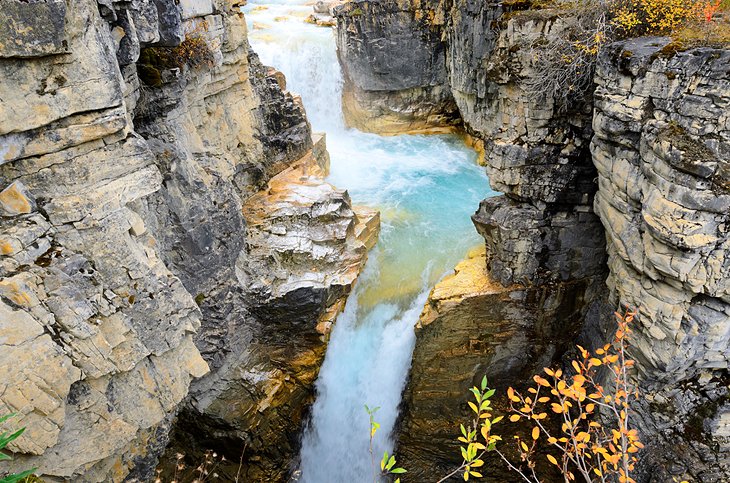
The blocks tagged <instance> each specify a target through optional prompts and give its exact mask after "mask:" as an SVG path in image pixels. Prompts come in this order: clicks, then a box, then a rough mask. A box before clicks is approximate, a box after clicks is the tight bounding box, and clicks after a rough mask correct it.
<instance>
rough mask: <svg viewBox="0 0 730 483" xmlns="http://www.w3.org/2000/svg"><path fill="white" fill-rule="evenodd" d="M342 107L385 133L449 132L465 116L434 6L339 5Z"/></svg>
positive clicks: (348, 116) (367, 127)
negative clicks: (456, 99) (450, 78)
mask: <svg viewBox="0 0 730 483" xmlns="http://www.w3.org/2000/svg"><path fill="white" fill-rule="evenodd" d="M334 13H335V18H336V19H337V52H338V57H339V59H340V64H341V66H342V72H343V77H344V88H343V103H342V104H343V113H344V116H345V121H346V122H347V123H348V124H349V125H350V126H352V127H356V128H358V129H361V130H363V131H370V132H377V133H380V134H400V133H403V132H410V133H437V132H449V131H451V130H453V129H454V128H455V127H456V126H457V125H458V124H459V123H460V118H459V114H458V111H457V108H456V104H455V103H454V99H453V96H452V95H451V91H450V89H449V87H448V83H447V71H446V65H445V61H446V52H445V49H444V44H443V42H442V41H441V32H440V29H439V28H438V26H436V25H433V23H432V12H427V11H422V10H420V9H419V8H418V7H417V5H416V4H415V2H413V3H412V2H410V1H403V2H399V1H385V2H381V1H364V2H346V3H345V4H344V5H342V6H341V7H337V8H336V9H335V10H334Z"/></svg>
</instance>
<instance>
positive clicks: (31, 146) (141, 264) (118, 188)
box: [0, 0, 378, 481]
mask: <svg viewBox="0 0 730 483" xmlns="http://www.w3.org/2000/svg"><path fill="white" fill-rule="evenodd" d="M239 6H240V5H239V2H237V1H231V0H215V1H212V0H207V1H206V0H203V1H196V2H190V1H181V2H179V3H178V2H175V1H172V0H134V1H124V2H121V1H120V2H117V1H109V0H105V1H101V0H99V1H93V0H74V1H71V2H66V1H62V0H60V1H59V0H44V1H36V2H25V1H20V0H6V1H4V2H3V3H2V9H0V25H2V26H4V27H3V28H2V29H0V99H1V102H0V334H2V335H0V346H2V348H1V350H0V408H1V409H0V410H2V411H3V412H6V411H15V412H18V416H17V417H15V418H14V419H12V420H11V421H9V422H8V424H7V427H8V428H10V427H14V428H18V427H22V426H24V427H26V428H27V429H26V432H25V433H24V434H23V436H22V437H21V438H19V439H18V440H16V441H15V442H14V443H13V445H12V446H11V448H10V449H11V450H12V451H14V452H15V459H14V461H13V463H12V466H11V469H12V468H15V469H18V468H28V467H38V472H39V473H40V474H42V475H43V476H44V478H47V479H51V480H56V479H58V480H67V481H121V480H123V479H125V478H126V479H129V480H146V479H148V478H149V477H150V476H151V475H152V474H154V473H153V470H154V468H155V465H156V460H157V457H158V456H159V454H160V453H161V451H162V450H163V449H164V447H165V446H166V444H167V442H168V438H169V433H170V430H171V427H172V426H173V424H175V421H176V419H175V417H176V415H177V414H178V413H179V412H180V417H179V419H177V421H178V422H177V424H175V428H176V429H175V434H176V435H179V437H180V438H183V437H186V436H189V435H190V434H191V433H192V434H195V435H196V441H199V442H201V444H203V442H204V441H205V438H206V437H207V436H209V435H211V434H212V432H213V431H224V432H226V433H225V434H226V435H227V436H230V437H231V438H233V439H232V441H233V442H236V441H238V442H239V443H240V446H243V445H244V444H246V445H248V448H249V449H248V450H247V454H248V455H249V456H250V459H251V460H252V461H258V463H252V462H249V461H247V462H246V464H245V471H250V472H251V473H249V477H250V478H252V479H255V478H256V477H257V476H256V475H259V474H260V472H261V471H263V470H261V468H266V467H270V466H271V465H272V463H271V462H270V461H269V460H267V455H266V454H260V453H264V452H265V450H266V448H264V446H266V445H263V443H262V441H264V440H267V439H268V438H272V437H274V438H277V437H281V438H284V439H287V440H288V443H286V444H281V445H280V447H279V448H278V449H277V451H278V452H279V454H277V455H275V456H276V458H277V461H281V459H284V458H287V457H290V456H291V452H292V445H293V444H294V443H295V442H294V441H293V440H294V439H295V438H294V436H293V434H294V433H295V432H296V430H297V427H298V426H297V424H298V419H297V417H296V415H297V414H301V413H302V411H303V410H304V407H305V406H306V404H307V403H308V402H309V399H310V398H311V392H312V389H311V383H312V382H313V380H314V378H315V376H316V373H317V370H318V364H319V360H320V359H321V357H322V355H323V352H324V347H325V344H326V334H327V330H328V327H329V324H330V323H331V322H332V320H333V319H334V315H335V314H336V313H337V310H338V309H339V307H341V305H342V304H343V300H344V297H345V296H346V295H347V293H348V291H349V288H350V287H351V285H352V283H353V282H354V280H355V278H356V276H357V274H358V272H359V269H360V268H361V266H362V264H363V263H364V259H365V256H366V251H367V247H369V246H371V244H372V243H373V241H374V237H375V236H377V225H378V218H377V213H374V212H370V211H367V210H360V209H356V208H353V207H352V206H351V203H350V200H349V197H348V196H347V194H346V193H345V192H342V191H340V190H337V189H335V188H334V187H332V186H330V185H328V184H326V183H324V182H323V181H322V177H323V176H324V174H325V172H326V168H327V154H326V147H325V145H324V140H323V139H321V138H318V139H317V140H316V142H313V140H312V135H311V132H310V127H309V124H308V122H307V120H306V117H305V114H304V110H303V108H302V106H301V102H300V101H299V100H298V98H297V97H295V96H293V95H291V94H289V93H287V92H286V91H285V86H284V85H283V79H282V76H280V75H278V74H277V73H276V72H274V71H271V70H269V69H267V68H266V67H264V66H262V65H261V63H260V62H259V61H258V59H257V57H256V55H255V53H253V52H252V51H251V49H250V47H249V45H248V42H247V39H246V26H245V22H244V19H243V16H242V14H241V13H240V10H239ZM262 190H263V191H262ZM305 220H306V221H305ZM310 220H315V221H314V222H312V223H310ZM206 374H207V376H205V375H206ZM202 376H205V377H203V378H202V379H197V380H196V378H201V377H202ZM231 401H235V403H236V404H229V403H230V402H231ZM181 409H182V411H181ZM191 420H192V421H194V422H195V424H194V425H193V424H192V423H191V422H190V421H191ZM210 422H213V424H212V425H211V424H209V423H210ZM219 435H220V434H219ZM269 456H271V455H269ZM279 466H280V465H279ZM277 471H278V473H277ZM277 471H275V472H274V473H271V474H270V475H269V476H270V477H271V478H272V479H275V478H276V475H279V477H280V475H281V474H282V473H283V472H286V469H285V468H284V469H281V468H279V469H278V470H277ZM257 472H259V473H257ZM261 477H262V476H261ZM262 478H263V477H262Z"/></svg>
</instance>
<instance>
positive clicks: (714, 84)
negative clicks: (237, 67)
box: [336, 0, 730, 481]
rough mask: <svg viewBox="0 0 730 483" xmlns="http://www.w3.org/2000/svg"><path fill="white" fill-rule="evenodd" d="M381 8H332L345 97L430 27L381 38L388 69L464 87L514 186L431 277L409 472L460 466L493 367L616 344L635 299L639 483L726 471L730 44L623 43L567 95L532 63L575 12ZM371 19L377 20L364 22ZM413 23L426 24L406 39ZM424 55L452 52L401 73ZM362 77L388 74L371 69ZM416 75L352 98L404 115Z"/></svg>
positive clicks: (497, 380)
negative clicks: (368, 61)
mask: <svg viewBox="0 0 730 483" xmlns="http://www.w3.org/2000/svg"><path fill="white" fill-rule="evenodd" d="M373 3H375V2H352V3H350V4H349V6H348V8H347V9H342V10H339V11H338V12H336V13H337V19H338V26H339V28H340V30H345V31H347V32H348V33H347V34H346V36H345V37H346V41H340V42H339V47H340V60H341V62H342V63H343V68H344V69H345V70H346V71H347V70H349V72H350V73H351V75H350V77H346V78H345V82H346V89H347V84H348V82H349V83H352V84H353V86H354V87H352V89H353V90H356V89H357V86H362V85H364V84H363V83H361V81H359V80H358V79H354V80H353V79H352V78H351V77H352V75H354V74H353V73H355V74H357V73H359V72H360V71H361V70H362V66H363V65H364V62H363V59H364V58H368V57H367V55H369V54H367V55H364V54H363V49H364V47H362V46H371V49H376V48H377V47H379V46H382V45H386V44H387V42H388V39H390V38H392V37H393V36H394V34H393V32H398V34H397V35H400V36H406V35H407V36H410V38H416V39H421V44H419V45H416V46H413V45H411V46H410V48H408V49H400V48H398V46H396V45H391V46H390V49H389V50H385V49H379V50H377V52H378V55H379V56H380V57H378V62H377V65H378V66H383V65H386V66H389V68H390V69H391V70H397V72H398V73H399V75H402V76H406V78H408V79H409V81H410V82H411V85H417V86H419V89H420V92H422V93H427V92H429V91H428V89H427V86H429V85H432V84H437V85H439V86H441V87H440V90H441V92H446V91H447V90H448V92H450V96H451V98H452V99H453V101H454V102H455V103H456V105H457V107H458V112H459V115H460V117H461V119H462V122H463V129H464V130H465V131H466V133H467V134H469V135H470V136H471V142H472V143H474V144H475V145H476V147H477V148H479V149H480V151H482V152H483V155H484V162H485V165H486V169H487V173H488V174H489V177H490V182H491V184H492V187H493V188H494V189H495V190H498V191H501V192H502V193H503V195H501V196H497V197H494V198H489V199H486V200H484V201H483V202H482V203H481V205H480V207H479V209H478V211H477V213H476V214H475V215H474V217H473V220H474V223H475V226H476V228H477V230H478V231H479V232H480V233H481V234H482V235H483V236H484V238H485V241H486V245H487V246H486V253H485V254H484V255H483V256H482V255H476V256H472V257H471V258H469V259H467V260H465V261H464V262H463V263H462V264H461V265H459V266H458V267H457V268H456V272H455V274H454V275H453V276H450V277H447V278H446V279H445V280H443V281H442V282H441V283H439V284H438V285H437V286H436V288H435V289H434V291H433V292H432V294H431V296H430V298H429V301H428V303H427V304H426V307H425V309H424V312H423V314H422V316H421V319H420V322H419V324H418V326H417V328H416V332H417V337H418V339H417V344H416V348H415V351H414V357H413V366H412V369H411V375H410V381H409V384H408V386H407V388H406V391H405V394H404V413H403V420H402V422H401V429H400V432H399V446H398V452H399V453H400V454H402V455H403V464H404V465H405V466H406V467H408V468H409V470H410V469H411V468H413V470H412V472H415V474H416V476H421V477H425V476H426V475H433V474H439V472H443V471H444V470H445V469H447V468H450V467H451V466H450V465H453V464H454V463H458V461H457V460H458V459H459V456H458V449H457V448H456V445H455V444H454V438H455V436H456V434H455V432H454V428H455V426H454V424H455V421H459V420H461V419H463V418H464V417H465V416H466V414H467V413H466V411H467V410H468V409H467V408H466V406H465V403H464V401H465V399H466V397H467V391H466V389H467V388H468V387H469V386H471V385H472V384H473V383H475V382H476V381H478V380H479V379H481V376H482V375H483V374H485V373H486V374H487V375H488V376H490V378H492V381H493V384H492V386H493V387H495V386H496V387H497V388H498V389H503V388H504V387H506V386H507V385H519V384H520V382H521V381H524V379H525V377H527V376H529V374H530V373H531V372H536V371H539V370H540V368H541V367H543V366H544V365H545V364H547V363H549V362H550V361H553V362H559V361H560V359H561V356H562V354H563V353H564V352H565V351H566V350H567V349H568V348H569V347H570V346H571V345H572V344H573V343H575V342H580V343H583V344H584V345H586V346H588V347H591V346H595V345H596V344H601V343H603V341H604V340H605V338H606V337H607V335H608V334H609V333H610V331H611V323H610V318H609V317H608V314H609V313H610V310H609V308H619V307H622V306H629V307H638V308H639V322H638V325H637V327H636V329H637V330H636V340H635V341H634V342H635V346H634V350H633V352H632V355H633V356H634V357H636V359H637V361H638V363H639V373H638V374H637V377H638V380H639V381H640V383H641V386H642V389H643V391H644V394H645V395H646V399H645V400H644V401H643V402H642V403H641V404H639V405H638V406H637V407H636V414H635V418H636V419H635V421H636V423H637V424H638V426H639V428H640V429H641V431H642V432H643V434H644V435H645V436H644V440H645V441H646V442H647V443H648V444H647V449H646V450H645V451H644V452H643V453H642V454H643V459H642V463H641V471H640V475H639V476H640V479H641V480H642V481H672V479H673V478H676V479H677V481H679V480H681V479H685V478H686V479H689V480H691V481H725V480H727V479H728V475H727V472H728V471H729V468H730V464H729V460H728V453H727V444H728V434H727V421H728V416H727V410H728V403H727V401H728V395H727V391H728V386H727V368H728V360H729V357H728V356H729V354H728V350H729V349H728V346H729V343H728V339H727V333H728V327H730V318H729V317H728V315H729V314H728V310H727V293H726V289H727V280H728V264H727V257H726V253H727V249H728V246H727V244H728V232H727V226H726V225H727V212H728V211H727V207H726V206H725V205H724V204H723V203H725V202H726V201H727V200H726V199H725V198H726V190H727V179H726V178H727V159H728V154H729V152H728V145H727V143H728V134H727V121H728V120H727V107H728V101H727V99H728V93H730V89H729V87H730V85H729V84H728V82H730V80H729V79H730V75H728V70H727V65H728V63H727V55H728V52H727V51H726V50H721V49H709V48H705V49H694V50H690V51H687V52H678V50H679V49H678V48H677V46H676V45H671V44H669V40H668V39H642V40H637V41H633V42H630V43H628V44H622V43H619V44H616V45H612V46H611V47H610V48H608V49H606V51H605V53H604V54H603V55H602V57H601V58H600V59H599V63H598V72H597V74H596V76H595V77H596V78H595V82H596V85H597V87H596V91H595V96H594V95H593V94H592V92H588V93H586V95H574V96H573V97H572V98H569V102H568V103H565V102H564V101H563V100H562V99H560V98H557V97H556V96H552V95H545V92H547V91H545V92H541V91H540V90H539V89H537V90H536V86H537V87H539V86H540V80H541V79H540V77H539V76H540V75H541V69H540V67H541V66H540V65H539V56H538V57H536V56H535V51H536V48H537V50H538V51H539V46H540V45H544V44H545V43H548V42H550V41H551V40H552V39H555V38H560V37H561V36H562V37H570V34H571V29H573V28H574V26H575V22H576V20H575V18H572V17H571V16H570V14H566V12H565V11H557V10H550V9H544V10H529V9H528V10H519V11H518V10H514V9H525V8H528V7H529V6H528V5H527V3H521V2H510V3H509V4H506V3H505V4H503V3H501V2H494V3H490V2H470V1H462V0H453V1H443V2H433V1H427V0H426V1H421V2H411V3H409V2H400V1H398V0H382V1H379V2H377V4H378V5H377V6H374V5H373ZM361 5H363V6H362V7H361ZM358 9H359V10H358ZM404 11H409V12H410V15H408V14H406V13H404ZM353 12H360V13H361V14H362V15H359V16H358V15H353ZM393 12H397V14H395V13H393ZM369 14H373V15H374V14H377V15H380V16H381V17H380V18H363V17H367V16H368V15H369ZM394 23H397V24H398V25H397V26H394V25H393V24H394ZM414 28H416V29H421V35H419V34H418V33H417V32H415V33H414V32H411V33H409V34H403V33H400V32H401V31H402V30H407V29H414ZM434 30H435V31H437V32H440V34H438V35H435V34H434V33H433V32H434ZM361 32H362V36H361V37H358V35H360V33H361ZM341 37H342V34H341ZM423 39H428V41H425V40H423ZM429 42H432V43H433V45H431V44H430V43H429ZM419 49H426V50H429V49H430V50H431V51H434V52H438V53H439V57H438V59H436V58H434V62H435V61H436V60H438V61H439V63H438V64H435V63H434V62H432V63H430V64H427V65H428V66H429V68H428V69H427V71H429V72H437V73H439V76H435V77H433V79H436V80H435V81H434V80H432V79H428V80H424V79H421V78H418V77H417V76H413V75H411V74H410V73H409V70H408V69H407V68H402V69H399V68H398V66H399V65H400V64H398V63H397V62H402V61H403V59H410V60H411V61H413V59H414V57H413V56H414V55H417V53H418V52H419ZM441 52H443V53H444V54H443V57H441V56H440V55H441V54H440V53H441ZM408 65H410V62H409V63H408ZM434 66H435V67H434ZM443 69H445V70H446V76H445V80H444V77H443V76H442V75H440V73H441V72H442V70H443ZM384 70H387V69H384ZM362 77H364V78H365V79H370V78H372V77H376V78H378V79H381V80H383V81H384V80H385V77H380V76H379V71H378V70H377V69H373V71H371V72H368V73H365V74H362ZM396 77H397V76H396ZM359 83H360V84H359ZM402 84H403V82H401V81H400V80H399V82H397V83H395V84H393V85H390V86H388V85H385V86H383V85H380V86H378V89H371V90H369V93H368V96H369V97H368V99H369V100H368V102H361V103H359V104H358V103H351V106H353V109H355V108H357V109H360V111H361V113H360V114H359V115H360V116H361V117H367V116H370V115H373V113H374V112H376V110H377V109H381V107H379V106H380V104H382V103H386V104H389V105H391V108H392V109H394V110H398V111H406V110H407V107H406V106H402V105H401V103H406V102H407V101H408V99H407V98H405V97H403V96H400V95H399V92H400V89H401V85H402ZM430 101H431V103H432V105H437V104H438V103H436V102H434V101H435V98H434V97H433V96H431V97H430ZM373 106H378V107H376V108H374V107H373ZM448 112H450V111H448ZM429 118H430V119H437V118H436V117H434V116H433V115H432V113H429ZM410 125H411V122H410V121H409V122H404V123H403V124H402V126H401V127H402V131H404V132H407V131H408V130H409V126H410ZM365 127H366V128H368V127H369V128H371V129H374V130H377V129H378V126H377V125H371V126H365ZM396 128H397V127H394V126H390V127H389V128H388V129H389V130H390V131H391V132H392V131H393V130H394V129H396ZM594 130H595V135H594ZM596 192H598V194H597V195H596ZM482 263H483V264H484V266H482V265H481V264H482ZM606 280H607V285H608V287H606V285H605V284H604V281H606ZM502 403H503V402H502V401H500V400H497V405H498V406H500V405H501V404H502ZM498 478H502V479H500V480H499V481H505V480H509V478H510V476H508V475H503V474H500V475H499V476H498Z"/></svg>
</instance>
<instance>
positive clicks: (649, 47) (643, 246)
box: [592, 38, 730, 481]
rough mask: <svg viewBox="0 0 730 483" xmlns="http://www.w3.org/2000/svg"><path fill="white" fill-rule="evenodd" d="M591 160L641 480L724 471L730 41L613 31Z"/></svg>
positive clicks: (729, 306) (729, 350)
mask: <svg viewBox="0 0 730 483" xmlns="http://www.w3.org/2000/svg"><path fill="white" fill-rule="evenodd" d="M596 83H597V85H598V87H597V90H596V96H595V99H596V102H595V105H596V113H595V117H594V120H593V126H594V129H595V132H596V135H595V137H594V138H593V142H592V151H593V160H594V162H595V164H596V167H597V168H598V173H599V183H600V189H599V191H598V194H597V196H596V200H595V208H596V212H597V213H598V214H599V215H600V217H601V221H602V222H603V224H604V226H605V228H606V238H607V241H608V253H609V262H608V264H609V268H610V270H611V275H610V277H609V279H608V285H609V287H610V288H611V296H612V298H613V299H614V300H616V301H618V302H620V304H622V305H625V306H629V307H636V308H638V310H639V321H638V324H637V325H636V327H635V332H634V341H633V344H632V356H633V357H634V358H636V360H637V361H638V368H639V371H640V373H639V378H640V381H641V384H642V389H643V391H644V393H645V394H646V395H647V398H646V400H645V401H644V403H643V404H642V405H641V406H640V407H639V408H638V409H639V417H640V425H641V429H642V430H643V432H644V434H645V435H646V441H647V443H648V444H647V449H646V451H645V456H644V463H643V464H644V470H645V472H646V474H645V475H644V477H645V479H646V480H647V481H672V479H678V480H683V479H687V480H690V481H727V480H728V479H729V478H730V459H729V456H730V453H729V451H730V446H729V444H730V439H729V437H730V433H728V423H727V421H728V420H730V403H729V402H728V401H730V397H729V395H728V391H729V390H730V388H729V386H728V361H730V292H729V289H730V259H728V249H730V236H729V233H730V232H729V231H728V213H730V169H729V168H730V124H728V122H729V121H730V118H729V117H728V107H729V106H730V52H729V51H727V50H720V49H712V48H700V49H692V50H688V51H684V52H678V51H677V47H676V46H675V45H672V44H671V43H670V40H669V39H666V38H658V39H657V38H647V39H637V40H632V41H627V42H620V43H617V44H614V45H612V46H610V48H608V49H606V51H605V52H604V54H603V55H602V56H601V58H600V59H599V64H598V73H597V76H596Z"/></svg>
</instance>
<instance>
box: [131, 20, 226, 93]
mask: <svg viewBox="0 0 730 483" xmlns="http://www.w3.org/2000/svg"><path fill="white" fill-rule="evenodd" d="M207 29H208V23H207V22H205V21H202V22H200V23H199V24H198V25H197V27H196V28H195V29H194V30H192V31H191V32H189V33H188V34H186V35H185V40H183V41H182V43H181V44H180V45H177V46H175V47H148V48H146V49H143V50H142V52H141V53H140V57H139V60H138V62H137V73H138V74H139V77H140V79H142V80H143V81H144V83H145V84H147V85H149V86H153V87H155V86H159V85H161V84H162V75H161V70H163V69H173V68H178V69H183V68H185V67H187V68H190V69H199V68H203V67H213V66H214V65H215V56H214V53H213V50H214V48H215V46H213V45H211V44H210V43H209V42H208V40H207V39H206V38H205V32H206V31H207Z"/></svg>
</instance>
